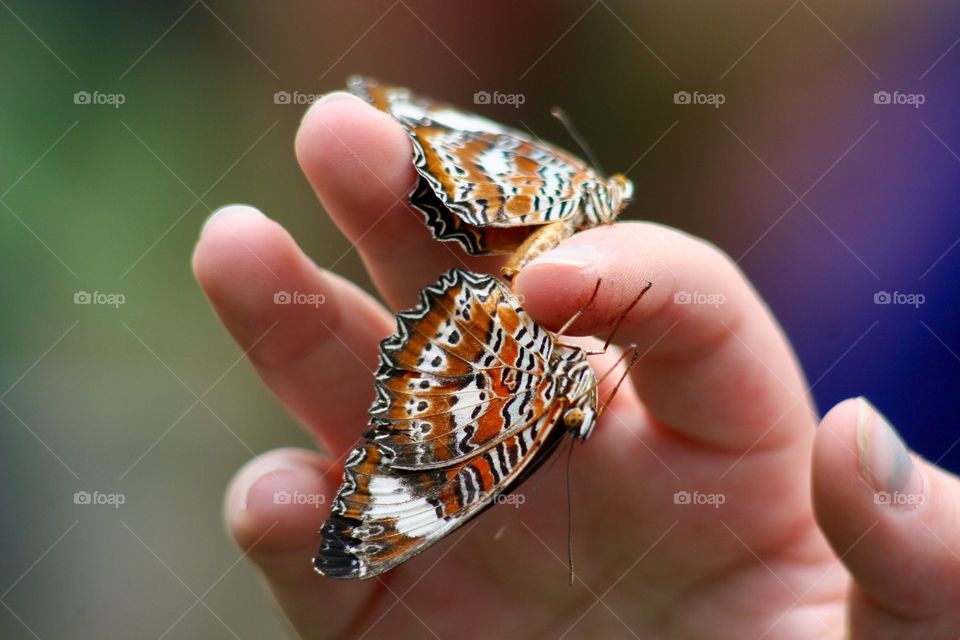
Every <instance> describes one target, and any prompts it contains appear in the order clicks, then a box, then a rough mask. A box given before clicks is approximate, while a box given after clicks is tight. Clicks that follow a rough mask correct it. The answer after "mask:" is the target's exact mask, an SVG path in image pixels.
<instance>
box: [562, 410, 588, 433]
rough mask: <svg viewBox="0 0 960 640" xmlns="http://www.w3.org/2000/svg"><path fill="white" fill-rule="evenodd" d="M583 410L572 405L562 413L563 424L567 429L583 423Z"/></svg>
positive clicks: (578, 426)
mask: <svg viewBox="0 0 960 640" xmlns="http://www.w3.org/2000/svg"><path fill="white" fill-rule="evenodd" d="M584 417H585V416H584V415H583V410H582V409H578V408H576V407H574V408H573V409H568V410H567V412H566V413H564V414H563V426H565V427H566V428H567V429H579V428H580V426H581V425H582V424H583V419H584Z"/></svg>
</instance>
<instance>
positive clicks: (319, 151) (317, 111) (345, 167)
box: [295, 92, 416, 219]
mask: <svg viewBox="0 0 960 640" xmlns="http://www.w3.org/2000/svg"><path fill="white" fill-rule="evenodd" d="M295 150H296V155H297V159H298V161H299V163H300V166H301V167H302V169H303V171H304V173H305V174H306V175H307V178H308V179H309V180H310V182H311V184H312V185H313V187H314V190H316V192H317V194H318V195H319V196H320V199H321V200H322V201H323V202H324V205H325V206H327V208H328V210H330V211H331V213H333V214H334V215H335V216H339V215H341V214H342V215H344V216H348V217H352V216H357V217H360V218H361V219H362V218H363V217H372V216H379V215H382V214H383V213H384V211H385V210H386V209H387V207H389V206H390V205H391V204H392V203H393V202H394V201H395V200H397V199H398V198H402V197H404V196H406V194H407V193H408V192H409V190H410V188H411V187H412V186H413V184H414V181H415V175H416V172H415V170H414V168H413V163H412V162H411V159H412V157H413V151H412V147H411V142H410V139H409V137H408V136H407V134H406V132H405V131H404V130H403V128H402V127H401V126H400V124H399V123H398V122H396V120H394V119H393V118H392V117H391V116H389V115H388V114H386V113H383V112H382V111H379V110H377V109H375V108H374V107H372V106H370V105H368V104H367V103H365V102H364V101H363V100H361V99H360V98H357V97H356V96H353V95H350V94H348V93H344V92H334V93H332V94H329V95H327V96H325V97H324V99H321V100H319V101H317V102H316V103H315V104H314V105H312V106H311V108H310V109H309V110H308V111H307V112H306V113H305V114H304V117H303V121H302V122H301V124H300V128H299V130H298V131H297V136H296V142H295Z"/></svg>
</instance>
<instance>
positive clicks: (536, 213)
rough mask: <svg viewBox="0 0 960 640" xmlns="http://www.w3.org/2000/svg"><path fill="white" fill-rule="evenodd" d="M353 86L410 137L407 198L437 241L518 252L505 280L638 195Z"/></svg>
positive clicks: (412, 104)
mask: <svg viewBox="0 0 960 640" xmlns="http://www.w3.org/2000/svg"><path fill="white" fill-rule="evenodd" d="M347 86H348V89H349V90H350V91H351V92H352V93H353V94H354V95H357V96H359V97H360V98H362V99H364V100H365V101H367V102H368V103H369V104H371V105H373V106H374V107H376V108H378V109H380V110H381V111H385V112H386V113H389V114H390V115H391V116H393V117H394V118H395V119H396V120H397V121H398V122H399V123H400V124H401V125H402V126H403V127H404V129H406V131H407V133H408V134H409V136H410V139H411V140H412V141H413V163H414V165H415V166H416V169H417V172H418V174H419V180H418V182H417V184H416V185H415V186H414V188H413V191H412V192H411V194H410V202H411V204H412V205H413V206H414V208H416V209H417V210H418V211H420V213H421V214H422V215H423V217H424V220H425V222H426V224H427V226H428V227H429V229H430V231H431V232H432V234H433V236H434V237H435V238H436V239H438V240H445V241H454V242H457V243H459V244H460V246H462V247H463V249H464V250H465V251H466V252H467V253H469V254H471V255H482V254H489V253H513V257H512V258H511V259H510V261H509V262H508V263H507V266H506V267H505V268H504V276H505V277H507V278H508V279H509V278H512V277H513V275H514V274H516V273H517V272H518V271H519V270H520V268H521V267H522V266H523V265H524V264H526V263H527V262H529V261H530V260H531V259H533V258H534V257H535V256H536V255H538V254H539V253H542V252H543V251H547V250H549V249H551V248H553V247H554V246H556V244H557V243H559V242H560V241H561V240H563V239H564V238H566V237H568V236H570V235H572V234H573V233H575V232H576V231H579V230H582V229H586V228H589V227H594V226H597V225H600V224H605V223H611V222H613V221H614V220H616V218H617V216H618V215H619V214H620V211H621V210H622V209H623V207H624V206H626V204H627V203H628V201H629V200H630V198H631V197H632V196H633V184H632V183H631V182H630V180H629V179H628V178H627V177H626V176H624V175H622V174H615V175H613V176H611V177H609V178H605V177H603V176H601V175H600V174H599V172H598V171H597V170H596V169H594V168H592V167H590V166H589V165H588V164H586V163H585V162H584V161H583V160H581V159H579V158H577V157H575V156H573V155H570V154H569V153H567V152H565V151H563V150H562V149H559V148H557V147H555V146H553V145H551V144H548V143H546V142H543V141H540V140H534V139H533V138H531V136H529V135H527V134H525V133H523V132H521V131H518V130H516V129H511V128H509V127H505V126H502V125H500V124H497V123H496V122H493V121H492V120H488V119H486V118H482V117H480V116H475V115H473V114H469V113H466V112H463V111H460V110H457V109H455V108H454V107H451V106H449V105H446V104H443V103H439V102H434V101H433V100H430V99H427V98H424V97H421V96H417V95H416V94H414V93H412V92H411V91H410V90H409V89H404V88H402V87H395V86H390V85H383V84H380V83H378V82H377V81H375V80H372V79H369V78H364V77H361V76H353V77H351V78H350V79H349V80H348V81H347Z"/></svg>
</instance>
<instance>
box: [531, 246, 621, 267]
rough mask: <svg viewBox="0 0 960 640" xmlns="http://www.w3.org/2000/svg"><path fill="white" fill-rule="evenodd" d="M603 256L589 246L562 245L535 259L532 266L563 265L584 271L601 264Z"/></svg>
mask: <svg viewBox="0 0 960 640" xmlns="http://www.w3.org/2000/svg"><path fill="white" fill-rule="evenodd" d="M602 258H603V254H602V253H601V252H600V251H599V250H598V249H597V248H596V247H594V246H592V245H587V244H565V245H564V244H562V245H560V246H558V247H557V248H556V249H551V250H550V251H547V252H546V253H543V254H541V255H539V256H537V257H536V258H534V259H533V260H532V261H531V262H530V265H531V266H532V265H561V266H566V267H576V268H577V269H583V268H586V267H592V266H594V265H596V264H598V263H599V262H600V260H601V259H602Z"/></svg>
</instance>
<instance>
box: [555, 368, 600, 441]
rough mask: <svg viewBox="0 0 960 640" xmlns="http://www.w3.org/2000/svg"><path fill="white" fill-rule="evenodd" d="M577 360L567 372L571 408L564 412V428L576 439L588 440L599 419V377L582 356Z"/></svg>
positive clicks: (568, 397)
mask: <svg viewBox="0 0 960 640" xmlns="http://www.w3.org/2000/svg"><path fill="white" fill-rule="evenodd" d="M582 353H583V352H580V357H579V358H577V359H576V360H575V361H574V362H573V363H572V365H571V366H570V368H569V369H568V370H567V372H566V374H565V375H566V378H567V381H568V384H569V386H568V388H567V394H566V396H567V399H568V402H569V406H568V407H567V409H566V410H565V411H564V412H563V418H562V419H563V426H564V427H566V429H567V431H570V432H572V433H573V435H574V437H576V438H579V439H580V440H586V439H587V438H589V437H590V434H591V433H593V426H594V424H595V422H596V419H597V402H598V398H597V377H596V375H594V373H593V369H592V368H591V367H590V364H589V363H588V362H587V360H586V358H584V357H583V356H582Z"/></svg>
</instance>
